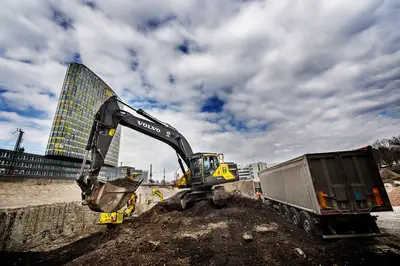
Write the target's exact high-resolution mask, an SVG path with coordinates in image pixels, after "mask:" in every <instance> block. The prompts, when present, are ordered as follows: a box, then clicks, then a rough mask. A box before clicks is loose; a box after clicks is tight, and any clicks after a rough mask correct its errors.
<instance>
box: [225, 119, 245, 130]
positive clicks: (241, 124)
mask: <svg viewBox="0 0 400 266" xmlns="http://www.w3.org/2000/svg"><path fill="white" fill-rule="evenodd" d="M229 125H231V126H233V127H234V128H235V129H236V130H237V131H248V128H247V126H246V124H245V123H244V122H242V121H239V120H233V119H232V120H230V121H229Z"/></svg>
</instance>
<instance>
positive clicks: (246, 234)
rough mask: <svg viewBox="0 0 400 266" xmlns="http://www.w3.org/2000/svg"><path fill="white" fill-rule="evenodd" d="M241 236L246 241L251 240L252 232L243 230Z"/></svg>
mask: <svg viewBox="0 0 400 266" xmlns="http://www.w3.org/2000/svg"><path fill="white" fill-rule="evenodd" d="M242 238H243V239H244V240H246V241H252V240H253V234H252V233H250V232H244V233H243V235H242Z"/></svg>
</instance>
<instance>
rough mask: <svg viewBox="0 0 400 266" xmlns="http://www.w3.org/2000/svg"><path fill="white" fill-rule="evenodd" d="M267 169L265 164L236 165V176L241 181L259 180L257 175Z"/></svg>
mask: <svg viewBox="0 0 400 266" xmlns="http://www.w3.org/2000/svg"><path fill="white" fill-rule="evenodd" d="M265 168H267V163H265V162H258V163H252V164H238V174H239V179H241V180H252V179H254V180H255V181H258V180H259V176H258V173H259V172H260V171H262V170H264V169H265Z"/></svg>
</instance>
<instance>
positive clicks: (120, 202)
mask: <svg viewBox="0 0 400 266" xmlns="http://www.w3.org/2000/svg"><path fill="white" fill-rule="evenodd" d="M142 182H143V179H139V180H132V179H129V178H123V179H116V180H113V181H109V182H104V181H101V180H99V184H98V188H97V189H96V191H95V192H94V194H93V195H92V196H91V197H90V200H89V201H88V206H89V208H90V209H91V210H92V211H96V212H107V213H108V212H116V211H118V210H119V209H121V208H122V207H123V206H124V205H126V203H127V202H128V200H129V198H130V197H131V195H132V193H134V192H135V191H136V190H137V189H138V187H139V186H140V185H141V183H142Z"/></svg>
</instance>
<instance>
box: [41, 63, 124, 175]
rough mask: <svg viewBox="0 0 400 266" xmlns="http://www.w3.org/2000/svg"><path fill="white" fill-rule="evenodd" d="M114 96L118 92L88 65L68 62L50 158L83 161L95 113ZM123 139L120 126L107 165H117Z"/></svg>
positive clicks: (50, 142)
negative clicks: (121, 139)
mask: <svg viewBox="0 0 400 266" xmlns="http://www.w3.org/2000/svg"><path fill="white" fill-rule="evenodd" d="M112 95H116V94H115V92H114V91H113V90H112V89H110V88H109V87H108V85H107V84H106V83H105V82H104V81H103V80H101V78H99V77H98V76H97V75H96V74H95V73H93V72H92V71H91V70H90V69H88V68H87V67H86V66H84V65H82V64H77V63H71V64H69V66H68V69H67V72H66V74H65V78H64V84H63V86H62V90H61V93H60V98H59V100H58V105H57V109H56V112H55V114H54V120H53V125H52V128H51V132H50V136H49V140H48V143H47V148H46V152H45V155H46V156H47V157H49V158H56V159H63V160H71V161H76V162H79V161H82V159H83V157H84V154H85V146H86V143H87V140H88V138H89V133H90V129H91V127H92V124H93V119H94V115H95V113H96V112H97V111H98V109H99V108H100V106H101V104H102V103H103V102H104V101H105V100H106V99H107V98H109V97H110V96H112ZM121 108H123V106H121ZM120 138H121V126H120V125H119V126H118V127H117V130H116V132H115V135H114V137H113V140H112V142H111V145H110V147H109V150H108V153H107V155H106V158H105V161H104V164H105V165H109V166H115V167H116V166H117V165H118V156H119V145H120ZM89 159H90V158H89Z"/></svg>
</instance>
